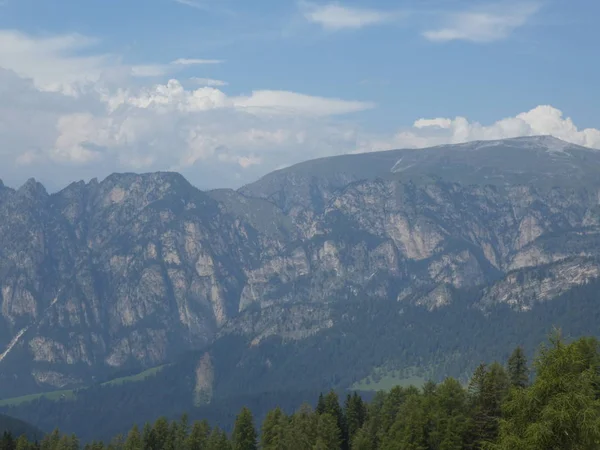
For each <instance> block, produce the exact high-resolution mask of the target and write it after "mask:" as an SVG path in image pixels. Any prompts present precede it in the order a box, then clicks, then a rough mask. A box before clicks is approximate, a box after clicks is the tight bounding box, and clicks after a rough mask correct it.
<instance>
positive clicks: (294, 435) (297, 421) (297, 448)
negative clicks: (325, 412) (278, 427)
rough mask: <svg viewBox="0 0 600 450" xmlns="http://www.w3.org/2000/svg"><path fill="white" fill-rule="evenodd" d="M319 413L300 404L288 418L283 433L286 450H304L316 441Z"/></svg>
mask: <svg viewBox="0 0 600 450" xmlns="http://www.w3.org/2000/svg"><path fill="white" fill-rule="evenodd" d="M318 419H319V415H318V414H316V413H315V412H313V411H312V409H311V407H310V406H309V405H306V404H304V405H302V406H301V407H300V409H298V411H296V413H294V414H293V415H292V417H291V418H290V420H289V426H288V427H287V430H286V434H285V448H286V449H287V450H305V449H309V448H312V447H313V446H314V445H315V444H316V442H317V423H318Z"/></svg>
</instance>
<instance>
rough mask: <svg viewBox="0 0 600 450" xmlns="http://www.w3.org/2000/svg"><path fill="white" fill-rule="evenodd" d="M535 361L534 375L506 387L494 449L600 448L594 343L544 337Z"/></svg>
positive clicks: (597, 348) (598, 358) (599, 356)
mask: <svg viewBox="0 0 600 450" xmlns="http://www.w3.org/2000/svg"><path fill="white" fill-rule="evenodd" d="M550 343H551V345H550V347H544V348H542V351H541V352H540V356H539V357H538V358H537V360H536V361H535V364H534V366H535V369H536V378H535V380H534V382H533V384H532V385H531V386H530V387H528V388H526V389H514V390H512V391H511V393H510V395H509V397H508V400H507V402H506V403H505V405H504V413H505V418H504V420H503V421H502V422H501V426H500V437H499V442H498V444H497V445H495V446H493V448H494V449H498V450H509V449H519V450H537V449H561V450H592V449H597V448H600V398H599V395H598V394H599V391H598V386H599V384H600V345H599V343H598V341H597V340H596V339H593V338H586V339H580V340H578V341H575V342H573V343H572V344H569V345H567V344H565V343H564V341H563V340H562V338H561V336H560V334H558V333H555V334H554V335H553V336H551V338H550Z"/></svg>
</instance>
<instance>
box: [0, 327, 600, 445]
mask: <svg viewBox="0 0 600 450" xmlns="http://www.w3.org/2000/svg"><path fill="white" fill-rule="evenodd" d="M531 373H535V377H532V376H531ZM532 378H533V381H532V382H531V379H532ZM81 448H83V449H85V450H258V449H263V450H379V449H382V450H463V449H466V450H544V449H547V450H551V449H561V450H570V449H572V450H575V449H577V450H587V449H590V450H591V449H597V448H600V345H599V342H598V341H597V340H596V339H595V338H581V339H579V340H576V341H574V342H571V343H567V342H566V341H565V340H564V339H563V338H562V337H561V336H560V333H558V332H557V333H555V334H553V335H552V336H551V337H550V339H549V342H548V343H547V344H546V345H544V346H542V348H541V349H540V352H539V354H538V356H537V357H536V359H535V361H534V362H533V365H532V367H531V368H530V367H529V366H528V363H527V360H526V357H525V354H524V352H523V349H522V348H520V347H518V348H517V349H515V350H514V352H513V353H512V355H511V356H510V358H509V359H508V361H507V363H506V365H502V364H500V363H497V362H495V363H492V364H489V365H486V364H481V365H480V366H479V367H477V369H476V370H475V372H474V373H473V375H472V377H471V379H470V382H469V383H468V385H467V386H463V385H461V384H460V383H459V382H458V381H457V380H455V379H453V378H447V379H445V380H444V381H443V382H441V383H438V384H436V383H433V382H428V383H426V384H425V385H424V386H423V387H422V388H421V389H417V388H415V387H396V388H393V389H392V390H390V391H389V392H387V393H386V392H380V393H378V394H377V395H375V397H374V398H373V399H372V400H371V401H370V402H366V401H364V400H363V399H362V397H361V396H359V395H358V394H356V393H354V394H351V395H348V396H347V397H346V398H344V399H342V400H340V398H339V396H338V394H337V393H336V392H335V391H330V392H329V393H327V394H325V395H323V394H321V395H320V396H319V398H318V401H317V403H316V407H315V408H312V407H311V406H309V405H303V406H302V407H300V409H299V410H297V411H296V412H295V413H293V414H290V415H288V414H286V413H285V412H284V411H283V410H282V409H281V408H276V409H273V410H271V411H269V413H268V414H267V416H266V418H265V419H264V421H263V422H262V424H261V425H260V428H258V427H257V424H255V420H254V417H253V414H252V412H251V411H250V410H249V409H248V408H242V410H241V411H240V412H239V414H238V415H237V418H236V420H235V425H234V427H233V431H232V432H231V433H230V434H227V433H225V432H224V431H223V430H222V429H220V428H219V427H211V426H210V425H209V423H208V422H207V421H196V422H193V423H189V421H188V419H187V416H185V415H184V416H183V417H182V418H181V419H180V420H177V421H168V420H167V419H165V418H160V419H158V420H156V421H155V422H154V423H152V424H150V423H147V424H146V425H145V426H144V427H142V428H141V429H140V428H139V427H138V426H134V427H133V428H132V429H131V430H130V431H129V432H128V433H127V434H126V435H124V436H121V435H119V436H117V437H115V438H114V439H113V440H112V441H111V442H108V443H103V442H90V443H87V444H85V445H84V446H82V445H80V442H79V440H78V438H77V436H75V435H62V434H61V433H60V432H59V431H58V430H55V431H54V432H52V433H50V434H48V435H46V436H45V437H44V438H43V439H42V440H41V441H40V442H30V441H29V440H28V439H27V438H26V437H25V436H21V437H19V438H16V439H15V438H14V437H13V436H12V435H10V434H9V433H5V434H4V436H3V438H2V440H1V441H0V450H79V449H81Z"/></svg>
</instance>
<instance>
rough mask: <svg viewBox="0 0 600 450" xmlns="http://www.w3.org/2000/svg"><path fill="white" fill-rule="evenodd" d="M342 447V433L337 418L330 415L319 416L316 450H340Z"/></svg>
mask: <svg viewBox="0 0 600 450" xmlns="http://www.w3.org/2000/svg"><path fill="white" fill-rule="evenodd" d="M341 445H342V432H341V430H340V428H339V426H338V421H337V418H336V417H334V416H333V415H331V414H329V413H323V414H321V415H320V416H319V422H318V424H317V442H316V444H315V446H314V448H315V450H339V449H340V446H341Z"/></svg>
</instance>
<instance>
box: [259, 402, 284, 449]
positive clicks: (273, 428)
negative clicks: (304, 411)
mask: <svg viewBox="0 0 600 450" xmlns="http://www.w3.org/2000/svg"><path fill="white" fill-rule="evenodd" d="M286 427H287V418H286V417H285V414H284V413H283V411H282V410H281V409H280V408H275V409H273V410H271V411H269V412H268V413H267V416H266V417H265V420H264V422H263V425H262V429H261V449H263V450H279V449H283V448H285V433H286V431H287V430H286Z"/></svg>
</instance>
